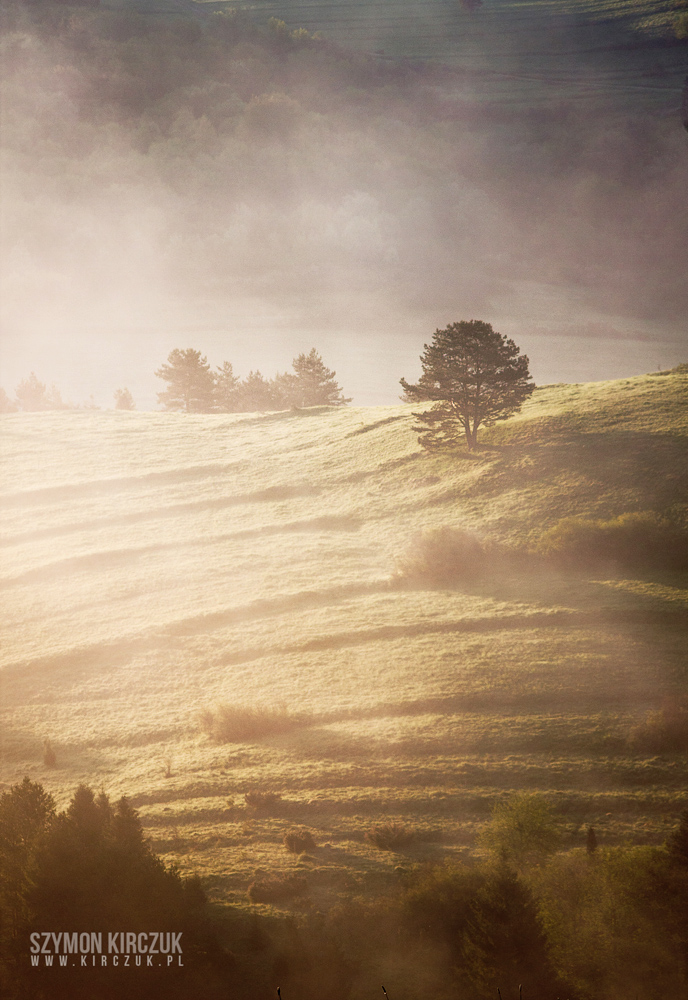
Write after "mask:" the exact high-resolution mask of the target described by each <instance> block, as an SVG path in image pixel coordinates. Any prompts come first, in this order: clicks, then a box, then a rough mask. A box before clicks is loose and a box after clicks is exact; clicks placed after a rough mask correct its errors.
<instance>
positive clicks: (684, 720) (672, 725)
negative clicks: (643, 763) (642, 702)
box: [629, 696, 688, 754]
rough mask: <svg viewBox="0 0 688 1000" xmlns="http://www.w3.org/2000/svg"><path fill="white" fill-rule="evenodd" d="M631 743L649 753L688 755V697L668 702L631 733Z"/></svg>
mask: <svg viewBox="0 0 688 1000" xmlns="http://www.w3.org/2000/svg"><path fill="white" fill-rule="evenodd" d="M629 743H630V744H631V747H632V748H633V749H635V750H640V751H645V752H647V753H659V754H661V753H688V697H685V696H684V697H682V698H676V699H673V700H671V701H669V700H667V701H666V702H665V703H664V705H662V707H661V708H660V709H659V710H658V711H655V712H648V714H647V716H646V717H645V720H644V721H643V722H641V723H640V725H638V726H635V727H634V728H633V729H632V730H631V733H630V736H629Z"/></svg>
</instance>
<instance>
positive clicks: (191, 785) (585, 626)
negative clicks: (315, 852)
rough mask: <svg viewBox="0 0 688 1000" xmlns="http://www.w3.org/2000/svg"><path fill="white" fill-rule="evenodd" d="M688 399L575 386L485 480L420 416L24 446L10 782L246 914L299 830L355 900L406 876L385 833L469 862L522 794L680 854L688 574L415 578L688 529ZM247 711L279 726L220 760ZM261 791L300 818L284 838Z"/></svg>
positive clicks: (685, 391) (105, 435)
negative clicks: (127, 824) (452, 547)
mask: <svg viewBox="0 0 688 1000" xmlns="http://www.w3.org/2000/svg"><path fill="white" fill-rule="evenodd" d="M687 400H688V373H686V372H685V371H681V370H676V371H674V372H671V373H663V374H658V375H653V376H642V377H638V378H632V379H627V380H622V381H616V382H607V383H594V384H588V385H561V386H549V387H543V388H541V389H538V390H537V391H536V393H535V394H534V396H533V397H532V399H531V400H530V401H529V403H528V404H527V405H526V406H524V408H523V411H522V413H521V414H519V415H518V416H517V417H515V418H512V419H511V420H510V421H508V422H506V423H504V424H502V425H498V426H496V427H495V428H492V429H490V430H488V431H485V432H484V434H483V445H484V446H483V448H482V449H481V450H480V452H479V453H478V454H476V455H475V456H472V457H469V456H467V455H465V454H463V455H461V454H460V455H456V456H435V455H429V454H427V453H424V452H422V451H421V450H420V449H419V447H418V445H417V443H416V435H415V433H414V432H413V429H412V428H413V422H414V418H413V413H412V409H411V408H409V407H407V406H402V405H399V406H392V407H380V408H368V409H362V408H343V409H326V408H323V409H313V410H306V411H301V412H297V413H288V412H287V413H278V414H265V415H245V414H237V415H182V414H167V413H136V412H133V413H121V412H97V413H93V412H83V411H82V412H60V413H51V414H41V413H39V414H10V415H6V416H4V417H3V418H2V435H1V441H2V450H3V459H4V464H3V468H4V469H5V470H6V472H5V476H4V478H3V489H2V494H1V495H0V507H1V508H2V512H3V532H2V537H1V539H0V548H1V551H2V576H1V578H0V588H1V589H2V596H3V607H4V611H5V613H4V615H3V619H2V630H1V639H2V642H1V648H2V660H1V663H2V673H1V674H0V678H1V679H0V692H1V701H2V719H1V728H2V732H3V737H2V751H3V755H2V771H1V777H2V781H3V782H5V783H11V782H14V781H16V780H18V779H19V778H21V777H22V776H23V775H24V774H26V773H28V774H30V775H31V776H32V777H34V778H40V780H41V781H42V782H43V783H44V784H45V785H46V787H47V788H49V789H50V790H51V791H52V792H53V793H54V794H56V796H57V797H58V799H60V800H61V801H64V800H65V799H66V797H67V795H68V793H69V792H70V791H71V790H73V788H74V786H75V785H76V784H77V783H78V782H80V781H86V782H89V783H91V784H93V785H96V786H98V787H99V786H100V785H101V784H102V785H103V786H104V787H105V789H106V790H107V792H108V793H109V794H110V795H111V796H116V795H119V794H123V793H126V794H129V795H131V796H132V797H133V799H134V802H135V803H136V804H137V805H138V806H139V807H140V808H141V810H142V816H143V818H144V822H145V823H146V826H147V829H148V833H149V835H151V836H152V837H154V839H155V842H156V844H157V845H158V848H159V849H160V850H161V851H162V852H164V853H169V854H170V855H171V856H173V857H174V858H175V859H176V860H177V861H182V863H183V864H186V865H188V866H189V867H190V868H193V869H195V870H200V871H202V872H205V873H206V874H208V875H211V876H212V878H213V880H214V883H213V884H214V885H215V889H216V892H217V893H218V894H220V895H222V896H230V897H231V896H232V895H233V894H235V893H239V894H241V893H243V891H244V890H245V888H246V885H247V884H248V882H249V881H250V880H251V879H252V878H254V877H255V875H256V871H259V870H260V869H261V868H264V867H265V866H269V867H270V868H278V869H279V868H284V869H286V870H291V868H292V867H294V866H297V865H298V862H297V861H295V860H289V858H285V857H284V855H283V850H282V849H281V848H280V843H281V838H282V835H283V833H284V830H285V829H286V828H288V827H289V826H291V825H293V823H294V821H299V822H302V823H306V824H308V825H309V826H310V827H311V829H313V830H314V832H315V834H316V839H318V840H319V841H320V842H322V841H323V840H324V839H327V840H328V842H329V843H330V844H335V843H339V844H340V847H341V850H339V849H338V853H336V855H335V854H331V855H328V856H327V858H325V857H324V856H321V857H320V858H319V861H318V863H317V865H316V866H315V867H314V868H313V871H312V876H310V877H312V879H313V886H314V887H315V886H316V884H317V885H318V886H320V888H321V890H322V891H323V892H324V891H326V890H327V891H330V890H331V891H335V890H336V891H340V889H341V886H342V884H343V883H341V879H340V875H341V872H342V871H346V872H349V873H351V872H353V873H354V876H355V877H356V878H358V877H361V878H363V877H368V876H370V877H373V875H374V876H375V877H376V878H377V877H380V878H385V877H387V873H391V872H392V868H393V865H394V855H391V857H389V856H388V857H386V858H382V860H381V856H380V854H379V852H376V851H375V849H374V848H372V847H370V845H367V844H365V843H364V842H363V831H364V830H365V829H366V828H367V827H368V826H369V825H370V823H371V822H372V821H373V819H376V818H380V817H381V816H386V817H389V816H392V817H394V818H396V819H397V820H398V821H399V822H403V823H407V824H409V825H411V826H414V827H415V828H416V829H417V830H418V831H419V833H420V834H422V835H423V836H421V840H420V842H419V846H418V847H417V851H418V852H420V856H425V854H430V855H433V856H434V855H435V854H440V855H441V854H442V853H446V852H450V853H451V852H452V851H456V850H461V849H464V848H465V847H466V846H467V845H469V844H470V843H471V842H472V838H473V835H474V831H475V828H476V825H477V824H479V823H480V822H482V821H483V819H484V817H485V816H486V815H487V813H488V810H489V808H490V805H491V803H493V802H494V800H495V798H496V797H498V796H500V795H502V794H504V793H505V792H506V791H507V790H509V789H514V788H522V787H526V788H537V789H541V790H542V791H546V792H547V793H548V794H550V795H551V796H552V798H553V800H554V801H556V802H557V803H558V804H559V805H560V806H561V808H562V809H563V810H564V811H565V813H566V815H567V817H568V820H569V823H570V831H571V836H572V837H574V835H575V830H576V829H577V827H578V826H579V825H580V824H582V823H591V822H594V825H595V827H596V828H597V829H598V830H599V831H600V836H601V837H602V838H605V837H606V838H607V839H608V840H610V841H613V840H615V839H616V838H618V837H619V836H621V835H632V836H633V837H634V838H635V839H637V840H639V841H643V840H647V839H649V840H652V839H657V838H658V837H661V836H662V835H663V831H664V830H666V829H667V828H668V826H670V825H671V824H672V823H674V821H675V816H676V814H677V813H678V811H679V810H680V802H681V797H682V796H685V794H686V791H687V788H686V779H685V760H684V758H683V757H682V756H681V755H680V754H679V755H676V754H673V755H672V754H669V755H665V756H660V757H656V756H648V755H647V754H646V753H642V752H634V751H632V749H629V743H628V736H629V733H630V732H631V731H632V729H633V727H634V726H637V725H638V724H639V723H641V722H642V720H643V719H644V717H645V714H646V712H647V711H648V709H650V708H658V707H660V706H661V704H662V701H663V699H664V698H666V697H667V696H675V695H676V694H678V693H680V692H681V691H684V690H685V682H686V677H685V637H686V620H687V619H686V613H687V605H688V600H687V598H686V589H685V587H686V581H685V575H684V574H673V575H671V574H665V575H664V576H661V577H660V576H657V575H656V574H655V576H653V577H652V578H650V577H643V578H639V579H630V578H627V577H624V576H622V575H620V574H609V573H601V574H600V573H592V574H588V575H578V576H569V575H563V574H556V573H554V572H553V571H547V572H545V571H543V572H542V573H535V572H533V571H532V570H528V569H527V568H526V567H525V566H524V567H523V568H522V569H518V568H516V569H514V568H513V567H512V568H511V569H510V570H509V571H508V572H506V571H500V572H496V573H495V574H493V575H492V576H488V577H487V578H483V579H480V580H479V581H474V582H473V583H471V584H465V585H462V586H458V585H457V586H455V587H445V588H438V587H435V588H433V587H431V586H425V587H421V586H413V585H411V584H408V583H407V585H405V586H400V585H399V584H398V583H395V581H394V572H395V566H396V564H397V561H398V560H399V558H401V557H403V555H404V553H406V552H407V551H408V548H409V545H410V544H411V542H412V540H413V538H414V536H415V535H416V534H417V533H418V532H419V531H423V530H427V529H431V528H440V527H443V526H450V527H455V528H462V527H468V528H470V529H473V530H475V531H477V532H479V533H482V534H483V535H486V536H489V537H492V538H495V539H501V540H503V541H508V542H510V543H512V544H513V543H518V544H519V545H525V544H528V545H532V544H534V543H535V542H536V541H537V539H538V538H539V537H540V536H541V535H542V534H543V532H544V531H545V530H547V528H549V527H551V526H552V525H553V524H555V523H556V522H557V521H558V520H559V519H560V518H562V517H564V516H567V515H570V514H571V513H575V514H578V515H583V516H595V517H616V516H618V515H619V514H623V513H627V512H633V511H648V510H649V511H654V512H656V513H659V514H671V516H672V517H674V518H676V517H678V518H680V517H684V516H685V498H686V495H688V410H687V408H686V401H687ZM682 505H683V506H682ZM218 704H226V705H233V706H239V708H240V709H242V710H245V709H253V710H255V711H256V712H257V715H255V716H254V717H253V722H252V723H251V724H252V725H253V727H254V732H253V734H252V735H251V734H250V733H249V735H244V736H243V737H242V736H241V735H239V736H236V735H235V736H234V738H232V734H231V732H226V733H225V734H224V735H225V736H228V737H229V739H228V740H227V742H222V741H220V742H218V741H216V740H213V739H211V738H210V736H209V735H208V734H207V733H206V732H204V731H203V727H202V725H201V724H200V721H199V720H200V718H201V713H202V712H203V710H208V709H210V710H211V711H216V708H215V706H217V705H218ZM280 705H282V706H283V708H282V709H281V710H280V711H277V712H276V714H275V709H276V708H277V707H278V706H280ZM268 710H270V711H272V712H273V714H272V715H271V714H270V711H268ZM280 712H281V714H280ZM208 718H209V717H208V716H206V729H207V728H208V725H209V723H208ZM218 718H219V717H218V716H217V715H216V716H215V720H216V722H217V719H218ZM249 721H250V720H249ZM261 727H262V728H261ZM212 728H213V725H212V724H210V729H211V730H212ZM215 732H216V735H217V726H215ZM46 737H47V738H49V739H50V740H51V742H52V745H53V747H54V749H55V751H56V754H57V763H58V766H57V768H56V769H54V770H53V769H48V768H46V767H44V765H43V764H42V763H41V743H42V740H43V739H45V738H46ZM252 788H253V789H255V788H258V789H263V790H269V791H274V792H275V793H276V794H277V793H278V794H279V795H281V797H282V798H281V801H280V802H276V803H274V804H273V807H272V809H268V810H267V812H260V811H258V812H257V813H256V811H255V809H253V810H252V809H251V808H250V807H249V805H247V804H246V803H245V801H244V799H243V795H244V793H245V792H246V791H248V790H250V789H252ZM423 837H425V839H423ZM238 846H240V847H241V854H240V855H239V854H238V853H237V852H236V851H233V853H232V854H231V856H230V855H228V854H227V851H226V848H228V847H238ZM332 850H333V851H334V848H332ZM424 852H425V854H424ZM376 873H377V874H376ZM354 876H352V877H354ZM389 877H393V876H392V875H390V876H389ZM338 879H339V881H337V880H338ZM333 886H334V889H333ZM314 891H315V889H314ZM319 891H320V890H319Z"/></svg>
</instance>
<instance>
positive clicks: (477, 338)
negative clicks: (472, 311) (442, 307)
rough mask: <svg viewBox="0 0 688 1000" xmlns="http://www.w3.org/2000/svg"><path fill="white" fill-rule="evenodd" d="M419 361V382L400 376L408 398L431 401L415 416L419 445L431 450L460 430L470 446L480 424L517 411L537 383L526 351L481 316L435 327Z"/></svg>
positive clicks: (450, 442)
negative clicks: (425, 410) (437, 328)
mask: <svg viewBox="0 0 688 1000" xmlns="http://www.w3.org/2000/svg"><path fill="white" fill-rule="evenodd" d="M420 360H421V364H422V366H423V374H422V375H421V377H420V379H419V380H418V382H417V383H416V384H415V385H411V384H410V383H408V382H407V381H406V379H403V378H402V379H401V380H400V381H401V385H402V386H403V388H404V395H405V397H406V399H409V400H413V401H416V400H417V401H421V400H433V401H434V403H435V405H434V406H433V407H432V408H431V409H430V410H429V411H428V412H426V413H422V414H419V415H418V419H419V423H420V426H419V427H417V428H416V430H420V431H422V432H423V433H422V434H421V436H420V437H419V438H418V440H419V442H420V444H422V445H423V447H425V448H428V449H429V450H438V449H440V448H443V447H451V446H455V445H456V444H457V443H458V439H459V437H460V434H461V431H462V430H463V434H464V435H465V438H466V444H467V445H468V449H469V450H472V449H473V448H475V445H476V443H477V439H478V428H479V427H480V426H481V425H483V424H484V425H489V424H492V423H494V422H495V420H505V419H506V418H507V417H510V416H511V415H512V414H514V413H516V412H517V411H518V410H519V409H520V406H521V404H522V403H523V402H524V401H525V400H526V399H528V397H529V396H530V394H531V393H532V392H533V390H534V388H535V386H534V385H533V384H532V382H531V376H530V372H529V371H528V358H527V357H526V355H525V354H521V353H520V350H519V348H518V347H517V346H516V344H515V343H514V342H513V340H507V338H506V337H505V336H504V335H503V334H501V333H497V332H496V331H495V330H493V329H492V327H491V325H490V324H489V323H484V322H483V321H482V320H477V319H471V320H462V321H461V322H460V323H452V324H451V325H450V326H448V327H446V329H444V330H436V331H435V333H434V335H433V338H432V343H431V344H425V350H424V352H423V354H422V355H421V359H420Z"/></svg>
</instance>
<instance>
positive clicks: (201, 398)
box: [155, 347, 351, 413]
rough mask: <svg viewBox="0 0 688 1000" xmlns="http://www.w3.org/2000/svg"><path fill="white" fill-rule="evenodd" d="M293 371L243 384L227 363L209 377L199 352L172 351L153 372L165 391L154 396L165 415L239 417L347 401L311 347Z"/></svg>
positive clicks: (251, 376) (251, 377)
mask: <svg viewBox="0 0 688 1000" xmlns="http://www.w3.org/2000/svg"><path fill="white" fill-rule="evenodd" d="M292 367H293V369H294V371H293V373H292V372H284V373H283V374H281V375H276V376H275V378H274V379H266V378H265V376H263V375H261V373H260V372H259V371H252V372H249V374H248V375H247V376H246V378H245V379H243V380H242V379H240V378H239V377H238V376H237V375H235V374H234V368H233V367H232V364H231V362H229V361H225V362H224V363H223V364H222V365H221V366H220V367H219V368H218V369H217V372H213V371H211V368H210V365H209V364H208V361H207V359H206V358H205V357H201V352H200V351H196V350H194V349H193V348H192V347H189V348H187V349H186V350H183V351H182V350H179V349H175V350H174V351H172V352H171V353H170V356H169V357H168V359H167V364H164V365H162V366H161V367H160V368H159V369H158V370H157V371H156V373H155V374H156V375H157V376H158V378H161V379H163V380H164V381H165V382H167V388H166V389H165V390H164V391H163V392H160V393H158V402H159V403H161V404H162V405H163V406H164V408H165V409H166V410H183V411H184V412H185V413H213V412H219V413H241V412H253V411H257V410H286V409H288V408H289V407H294V406H295V407H301V406H303V407H306V406H343V405H344V404H346V403H350V402H351V400H350V399H346V398H345V397H344V395H343V394H342V390H341V389H340V387H339V385H338V384H337V382H336V381H335V375H336V372H333V371H330V369H329V368H327V367H326V366H325V364H324V363H323V359H322V358H321V357H320V355H319V354H318V352H317V351H316V349H315V348H313V349H312V350H311V351H310V352H309V353H308V354H299V355H298V356H297V357H296V358H294V361H293V362H292Z"/></svg>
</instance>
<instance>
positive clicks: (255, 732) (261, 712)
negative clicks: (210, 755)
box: [200, 705, 307, 743]
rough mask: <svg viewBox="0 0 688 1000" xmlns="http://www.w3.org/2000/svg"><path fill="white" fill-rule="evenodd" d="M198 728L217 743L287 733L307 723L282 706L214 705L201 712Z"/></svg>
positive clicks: (240, 741) (236, 741) (256, 738)
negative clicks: (212, 708)
mask: <svg viewBox="0 0 688 1000" xmlns="http://www.w3.org/2000/svg"><path fill="white" fill-rule="evenodd" d="M200 722H201V728H202V729H203V731H204V732H205V733H207V734H208V736H210V737H211V739H213V740H216V741H217V742H218V743H246V742H249V741H252V740H258V739H261V738H262V737H264V736H274V735H275V734H277V733H288V732H290V731H291V730H293V729H297V728H298V727H299V726H302V725H305V724H307V720H306V719H305V718H304V716H301V715H290V713H289V712H288V711H287V709H286V708H285V707H284V706H280V707H279V708H265V707H259V708H248V707H246V706H244V705H218V706H217V707H216V708H215V710H214V711H212V710H211V709H206V710H205V711H204V712H202V713H201V719H200Z"/></svg>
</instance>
